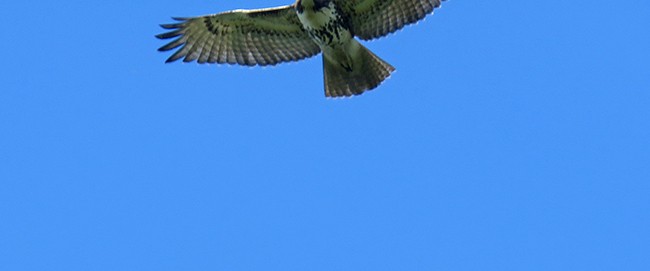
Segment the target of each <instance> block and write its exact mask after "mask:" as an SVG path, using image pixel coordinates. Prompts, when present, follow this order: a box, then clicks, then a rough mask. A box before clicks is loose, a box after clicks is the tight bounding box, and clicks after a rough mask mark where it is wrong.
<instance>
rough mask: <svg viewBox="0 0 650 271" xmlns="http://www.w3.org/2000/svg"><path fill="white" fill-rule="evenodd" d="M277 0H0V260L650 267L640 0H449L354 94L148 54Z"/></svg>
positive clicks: (309, 72) (295, 71) (649, 7)
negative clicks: (177, 19)
mask: <svg viewBox="0 0 650 271" xmlns="http://www.w3.org/2000/svg"><path fill="white" fill-rule="evenodd" d="M283 4H288V2H283V1H280V0H266V1H259V0H251V1H196V0H188V1H171V0H163V1H155V2H154V1H136V2H127V1H95V2H94V1H67V2H58V1H38V0H37V1H22V2H20V1H4V2H3V3H2V4H0V15H1V16H0V23H2V25H3V42H2V43H0V49H1V51H2V52H3V58H4V59H3V64H2V65H0V74H1V75H0V86H2V87H1V88H2V90H1V91H0V270H229V271H236V270H283V271H287V270H650V260H648V255H649V253H650V231H648V229H650V197H649V195H650V182H649V181H650V169H648V165H649V164H650V141H649V138H650V129H649V127H650V106H649V105H650V64H648V63H650V51H648V48H650V33H649V32H648V27H650V16H648V14H650V4H649V3H648V2H647V1H632V0H623V1H616V2H612V1H602V0H594V1H588V2H587V1H559V2H558V1H556V2H552V3H550V2H543V1H542V2H540V1H460V0H450V1H447V2H446V3H445V4H444V5H443V7H442V8H441V9H439V10H438V11H437V12H436V14H435V15H434V16H430V17H428V18H427V19H426V20H425V21H423V22H420V23H419V24H417V25H416V26H411V27H407V28H405V29H404V30H402V31H400V32H398V33H396V34H393V35H391V36H389V37H387V38H384V39H381V40H377V41H372V42H364V44H365V45H366V46H367V47H369V48H370V49H372V50H373V51H374V52H375V53H376V54H377V55H379V56H380V57H382V58H383V59H385V60H386V61H388V62H389V63H391V64H392V65H393V66H395V67H396V68H397V72H396V73H394V74H393V76H392V77H391V78H390V79H389V80H387V81H386V82H385V83H384V84H382V85H381V86H380V87H379V88H378V89H377V90H374V91H372V92H370V93H366V94H364V95H362V96H359V97H354V98H352V99H342V100H331V99H330V100H328V99H325V97H324V93H323V84H322V70H321V60H320V57H315V58H311V59H309V60H306V61H302V62H296V63H290V64H286V65H279V66H276V67H272V68H246V67H237V66H215V65H209V66H206V65H198V64H195V63H192V64H182V63H173V64H167V65H166V64H164V63H163V62H164V60H165V59H166V58H167V57H168V56H169V54H164V53H159V52H157V51H156V49H157V48H158V47H160V46H161V45H163V44H164V42H163V41H160V40H157V39H155V38H154V35H155V34H158V33H161V31H162V29H160V28H159V27H158V24H160V23H168V22H171V21H170V19H169V17H170V16H192V15H202V14H207V13H216V12H220V11H225V10H230V9H236V8H261V7H270V6H278V5H283Z"/></svg>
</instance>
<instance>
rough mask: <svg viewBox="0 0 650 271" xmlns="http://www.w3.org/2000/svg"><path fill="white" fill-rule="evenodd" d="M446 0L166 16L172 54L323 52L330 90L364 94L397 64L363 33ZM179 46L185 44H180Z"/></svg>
mask: <svg viewBox="0 0 650 271" xmlns="http://www.w3.org/2000/svg"><path fill="white" fill-rule="evenodd" d="M441 1H444V0H297V1H296V2H295V3H294V4H293V5H287V6H281V7H275V8H265V9H253V10H233V11H227V12H223V13H218V14H211V15H205V16H199V17H190V18H173V19H174V20H176V21H177V22H176V23H172V24H162V25H161V27H162V28H164V29H168V30H169V32H166V33H163V34H160V35H157V36H156V37H158V38H160V39H173V38H175V39H174V40H172V41H171V42H169V43H168V44H166V45H164V46H162V47H160V48H159V49H158V50H159V51H169V50H173V49H176V48H178V47H180V49H177V50H176V52H174V53H173V54H172V55H171V56H170V57H169V58H168V59H167V61H166V62H167V63H168V62H173V61H176V60H179V59H181V58H182V59H183V62H191V61H194V60H196V61H197V62H198V63H228V64H239V65H246V66H255V65H259V66H266V65H275V64H278V63H281V62H289V61H298V60H301V59H305V58H308V57H312V56H314V55H316V54H318V53H321V52H322V53H323V73H324V83H325V96H327V97H342V96H352V95H359V94H361V93H363V92H364V91H366V90H372V89H374V88H376V87H377V86H378V85H379V84H381V82H382V81H384V80H385V79H386V78H387V77H388V76H390V74H391V73H392V72H393V71H395V68H394V67H393V66H391V65H390V64H388V63H387V62H386V61H384V60H382V59H381V58H379V57H378V56H377V55H375V54H374V53H372V52H371V51H370V50H368V49H367V48H366V47H364V46H363V45H362V44H361V43H359V41H357V40H356V39H355V37H358V38H359V39H362V40H372V39H375V38H379V37H383V36H385V35H388V34H390V33H393V32H395V31H397V30H399V29H401V28H403V27H404V26H406V25H408V24H412V23H415V22H417V21H419V20H421V19H423V18H424V17H425V16H427V14H430V13H432V12H433V10H434V9H435V8H438V7H439V6H440V4H441ZM181 46H182V47H181Z"/></svg>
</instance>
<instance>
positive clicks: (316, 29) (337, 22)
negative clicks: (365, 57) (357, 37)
mask: <svg viewBox="0 0 650 271" xmlns="http://www.w3.org/2000/svg"><path fill="white" fill-rule="evenodd" d="M298 18H299V19H300V22H301V23H302V25H303V27H304V28H305V30H307V32H308V33H309V35H310V36H311V38H312V39H314V41H316V43H317V44H318V45H319V46H320V47H321V48H324V47H339V46H341V45H343V44H345V43H347V42H348V41H350V40H351V39H352V33H350V30H349V29H347V28H346V25H345V24H344V21H343V19H342V17H341V16H340V14H338V13H337V12H336V9H335V8H334V6H330V7H325V8H322V9H320V10H319V11H313V10H305V11H304V12H301V13H298Z"/></svg>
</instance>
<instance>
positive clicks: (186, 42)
mask: <svg viewBox="0 0 650 271" xmlns="http://www.w3.org/2000/svg"><path fill="white" fill-rule="evenodd" d="M174 19H175V20H177V21H179V22H178V23H173V24H163V25H161V27H163V28H165V29H169V30H170V31H169V32H167V33H163V34H160V35H157V36H156V37H158V38H160V39H171V38H176V39H175V40H173V41H171V42H170V43H168V44H166V45H164V46H162V47H160V49H158V50H159V51H169V50H173V49H176V48H178V47H180V46H182V47H181V48H180V49H178V50H177V51H176V52H175V53H174V54H172V55H171V56H170V57H169V58H168V59H167V62H172V61H176V60H178V59H181V58H183V61H184V62H191V61H194V60H197V62H198V63H206V62H207V63H230V64H240V65H248V66H254V65H262V66H264V65H275V64H277V63H280V62H287V61H296V60H300V59H304V58H307V57H311V56H313V55H316V54H318V53H319V52H320V48H319V47H318V45H317V44H316V43H315V42H314V41H313V40H312V39H311V38H310V37H309V35H308V34H307V32H306V31H305V30H304V29H303V28H302V24H301V23H300V20H299V19H298V16H297V15H296V11H295V9H294V7H293V6H282V7H276V8H267V9H256V10H233V11H229V12H224V13H219V14H213V15H206V16H200V17H193V18H174Z"/></svg>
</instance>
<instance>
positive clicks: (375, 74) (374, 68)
mask: <svg viewBox="0 0 650 271" xmlns="http://www.w3.org/2000/svg"><path fill="white" fill-rule="evenodd" d="M353 42H355V43H356V44H353V45H354V46H355V47H354V54H353V56H351V57H350V59H351V61H352V67H351V68H350V67H347V68H346V66H343V65H341V64H340V63H338V62H337V61H336V60H334V59H333V58H332V57H328V56H326V55H324V56H323V71H324V75H325V96H327V97H341V96H352V95H359V94H361V93H363V92H364V91H367V90H372V89H374V88H376V87H377V86H379V84H381V82H383V81H384V80H385V79H386V78H388V76H390V74H391V73H392V72H393V71H395V68H393V66H391V65H390V64H388V63H387V62H386V61H384V60H382V59H381V58H379V57H378V56H377V55H375V54H374V53H372V52H371V51H370V50H368V48H366V47H364V46H363V45H361V44H360V43H358V41H356V40H353Z"/></svg>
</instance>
